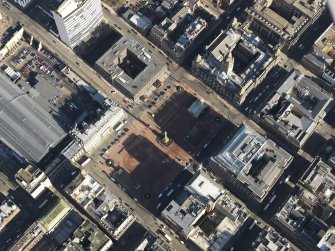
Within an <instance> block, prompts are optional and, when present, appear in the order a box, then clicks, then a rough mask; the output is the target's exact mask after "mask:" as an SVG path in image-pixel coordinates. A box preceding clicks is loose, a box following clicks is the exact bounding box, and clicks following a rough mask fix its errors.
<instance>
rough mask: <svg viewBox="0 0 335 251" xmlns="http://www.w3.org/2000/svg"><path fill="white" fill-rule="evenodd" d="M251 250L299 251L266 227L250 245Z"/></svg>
mask: <svg viewBox="0 0 335 251" xmlns="http://www.w3.org/2000/svg"><path fill="white" fill-rule="evenodd" d="M252 248H253V250H257V251H263V250H264V251H265V250H269V251H270V250H278V251H284V250H285V251H299V249H298V248H297V247H296V246H294V245H293V244H292V243H290V242H289V241H288V240H287V239H285V238H284V237H283V236H281V235H280V234H279V233H278V232H276V231H275V230H274V229H273V228H271V227H269V226H266V227H264V228H263V229H262V230H261V232H260V233H259V234H258V236H257V238H256V239H255V240H254V242H253V243H252Z"/></svg>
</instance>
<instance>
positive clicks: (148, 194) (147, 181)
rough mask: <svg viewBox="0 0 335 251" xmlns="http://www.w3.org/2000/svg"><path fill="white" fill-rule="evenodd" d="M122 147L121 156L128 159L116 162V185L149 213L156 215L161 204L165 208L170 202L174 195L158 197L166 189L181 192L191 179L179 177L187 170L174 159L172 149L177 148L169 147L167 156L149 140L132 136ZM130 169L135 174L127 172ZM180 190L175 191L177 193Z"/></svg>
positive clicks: (184, 176) (113, 174) (189, 176)
mask: <svg viewBox="0 0 335 251" xmlns="http://www.w3.org/2000/svg"><path fill="white" fill-rule="evenodd" d="M122 145H123V149H122V150H121V152H126V154H127V155H126V157H124V158H123V162H122V163H120V162H119V161H117V160H116V163H118V164H119V165H120V166H117V167H116V168H115V170H114V171H113V172H112V174H111V175H112V176H113V178H114V179H115V180H116V183H119V184H120V185H121V187H122V188H123V189H124V190H126V192H127V193H128V194H129V195H131V196H133V197H134V198H136V200H137V201H138V202H139V203H140V204H141V205H142V206H144V207H145V208H147V209H148V210H149V211H152V212H154V211H155V208H156V207H157V204H158V203H161V208H164V206H165V205H167V204H168V202H170V200H171V199H172V197H173V195H174V194H172V196H167V197H166V196H162V195H161V197H159V195H160V194H163V193H164V192H167V191H168V189H167V188H172V187H174V186H175V187H176V188H177V187H178V188H181V187H182V186H183V185H184V184H186V183H187V181H188V180H189V179H190V178H191V175H190V174H189V173H188V175H186V174H185V175H182V176H180V174H181V173H184V171H183V169H184V166H182V165H181V164H180V162H179V161H178V160H177V159H176V158H175V157H174V155H176V154H178V153H177V152H175V151H176V150H174V149H173V147H175V145H174V146H173V145H171V146H169V147H168V148H167V152H168V153H165V152H163V151H162V149H160V147H157V146H156V145H154V144H153V143H152V142H150V141H149V140H148V139H147V138H145V137H142V136H140V135H135V134H131V135H130V136H129V137H128V138H127V139H126V140H125V141H124V142H123V144H122ZM123 154H125V153H123ZM128 155H129V156H128ZM116 158H117V157H116ZM122 165H124V166H122ZM130 168H131V169H132V170H127V169H130ZM120 170H122V171H120ZM178 184H179V185H178ZM177 190H179V189H174V191H175V192H178V191H177ZM160 200H161V202H159V201H160Z"/></svg>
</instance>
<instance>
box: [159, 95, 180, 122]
mask: <svg viewBox="0 0 335 251" xmlns="http://www.w3.org/2000/svg"><path fill="white" fill-rule="evenodd" d="M177 108H178V106H177V104H176V103H175V102H173V101H172V100H168V101H166V102H165V103H163V104H162V105H161V106H160V107H159V108H158V109H157V111H156V112H155V116H154V121H155V123H156V124H157V125H158V126H159V127H163V126H164V125H165V124H166V123H167V122H168V121H169V120H170V119H171V118H172V117H173V116H174V115H175V114H176V112H177Z"/></svg>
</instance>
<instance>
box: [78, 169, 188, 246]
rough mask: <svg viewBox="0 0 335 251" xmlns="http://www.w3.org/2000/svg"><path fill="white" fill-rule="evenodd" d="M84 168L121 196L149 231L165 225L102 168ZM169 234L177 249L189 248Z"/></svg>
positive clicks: (116, 194) (155, 230) (117, 195)
mask: <svg viewBox="0 0 335 251" xmlns="http://www.w3.org/2000/svg"><path fill="white" fill-rule="evenodd" d="M84 169H85V170H86V171H87V172H88V173H89V174H91V175H92V176H93V177H94V178H95V179H96V180H97V181H98V182H99V183H100V184H103V185H104V186H106V187H107V188H108V189H109V190H110V191H112V192H113V194H114V195H115V196H116V197H118V198H120V200H121V201H123V203H124V204H125V205H126V206H128V208H129V209H130V210H132V211H134V212H135V214H136V216H137V217H138V219H139V223H141V224H142V225H143V226H144V227H145V228H146V229H147V230H148V231H150V232H151V233H154V234H155V233H156V232H157V229H161V228H162V227H161V226H165V223H163V222H162V221H161V220H159V219H157V218H156V217H155V216H153V215H152V214H151V213H150V212H149V211H147V210H146V209H144V208H143V207H142V206H141V205H140V204H139V203H137V202H135V201H134V200H133V199H132V198H131V197H130V196H129V195H128V194H127V193H126V192H124V191H123V190H122V189H121V188H120V187H118V186H117V185H116V184H115V183H114V182H113V181H112V180H111V179H110V178H109V177H108V176H107V175H106V174H105V173H104V172H103V171H102V170H101V169H100V168H98V167H96V168H87V166H84ZM167 229H168V228H167ZM169 235H170V237H171V238H172V241H171V245H172V246H173V247H174V248H175V249H176V250H178V251H179V250H180V251H182V250H187V248H186V247H185V245H183V244H181V242H180V241H179V240H178V239H177V238H176V237H175V234H172V233H170V234H169Z"/></svg>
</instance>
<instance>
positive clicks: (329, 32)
mask: <svg viewBox="0 0 335 251" xmlns="http://www.w3.org/2000/svg"><path fill="white" fill-rule="evenodd" d="M334 37H335V25H334V24H331V25H330V26H329V27H328V28H327V29H326V30H325V32H323V33H322V35H321V36H320V37H319V38H318V39H317V40H316V41H315V43H314V47H317V48H318V49H320V50H321V51H322V52H323V53H325V54H326V55H328V56H330V57H331V58H332V59H335V41H334Z"/></svg>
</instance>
